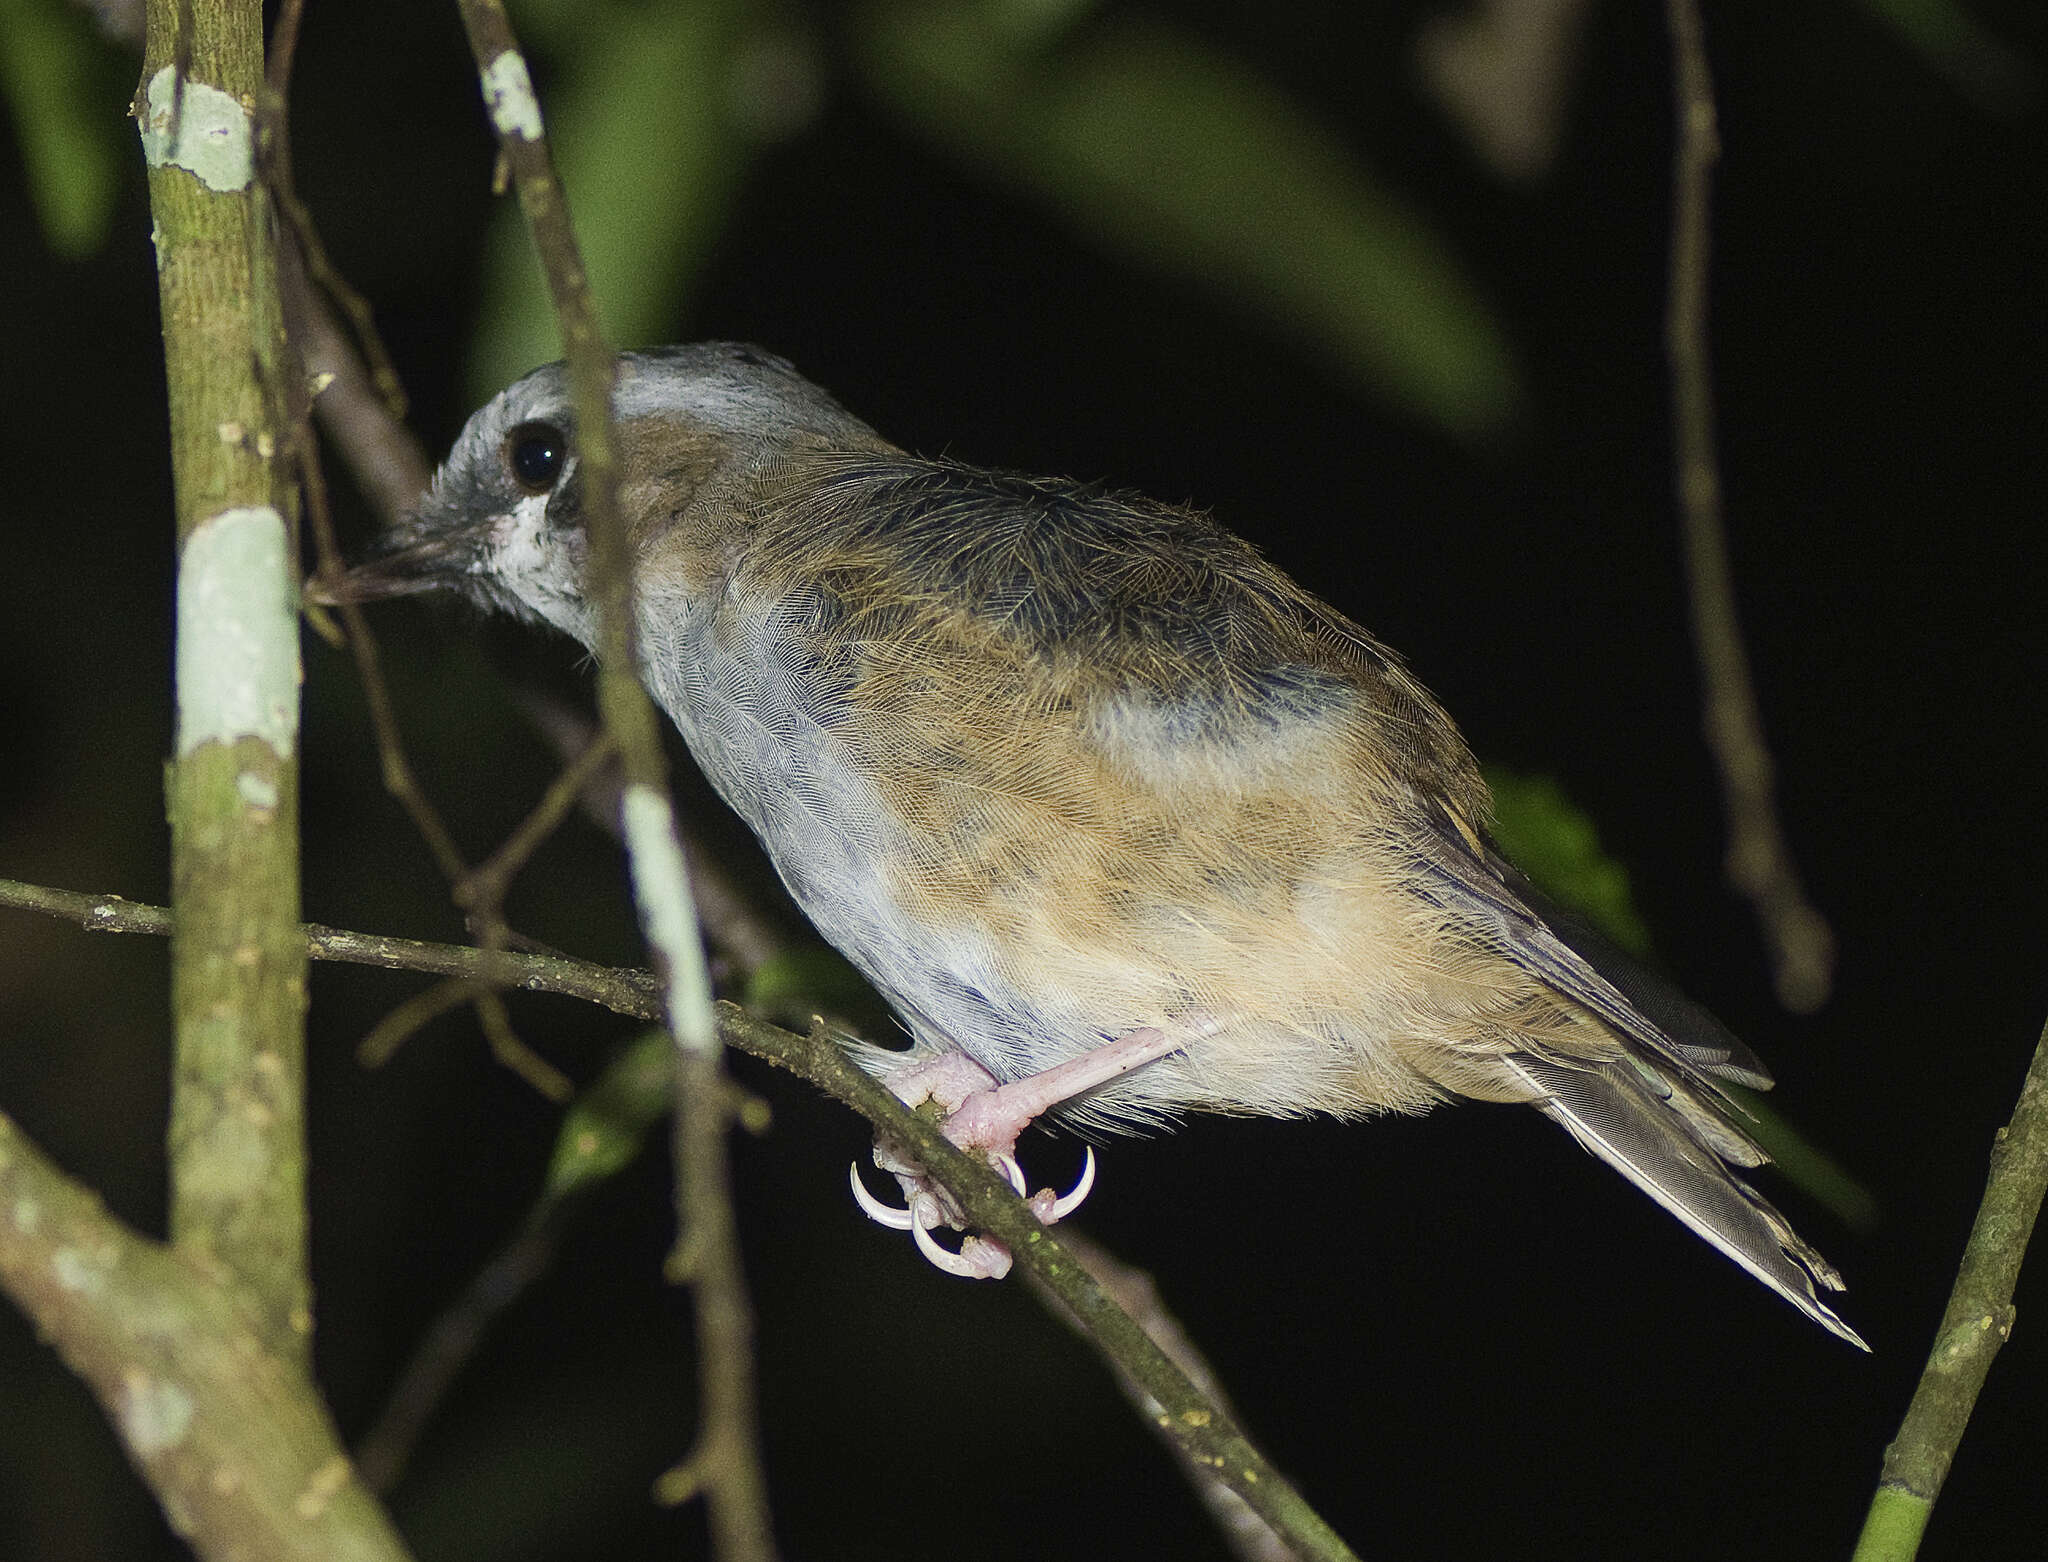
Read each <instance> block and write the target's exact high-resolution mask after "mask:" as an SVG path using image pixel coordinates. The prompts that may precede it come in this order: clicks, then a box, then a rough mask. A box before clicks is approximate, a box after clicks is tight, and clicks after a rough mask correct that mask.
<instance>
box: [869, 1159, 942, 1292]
mask: <svg viewBox="0 0 2048 1562" xmlns="http://www.w3.org/2000/svg"><path fill="white" fill-rule="evenodd" d="M846 1178H847V1181H849V1182H851V1183H852V1184H853V1202H854V1203H856V1204H858V1205H859V1206H860V1212H861V1213H862V1214H863V1215H865V1216H867V1218H868V1219H869V1220H872V1221H873V1222H874V1223H875V1224H876V1225H878V1226H887V1227H888V1228H889V1229H890V1230H891V1231H911V1230H914V1229H916V1223H915V1221H914V1220H913V1219H912V1217H911V1213H910V1211H909V1210H907V1209H897V1208H896V1207H895V1206H894V1205H892V1204H884V1203H883V1202H882V1201H881V1200H880V1199H878V1198H876V1197H875V1196H874V1195H873V1194H872V1193H870V1192H868V1185H867V1184H866V1183H865V1182H863V1181H861V1176H860V1162H859V1161H854V1162H852V1163H851V1164H849V1165H848V1166H847V1168H846ZM942 1267H943V1266H942Z"/></svg>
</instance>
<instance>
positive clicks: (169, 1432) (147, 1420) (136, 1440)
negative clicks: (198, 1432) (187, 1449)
mask: <svg viewBox="0 0 2048 1562" xmlns="http://www.w3.org/2000/svg"><path fill="white" fill-rule="evenodd" d="M196 1409H197V1407H196V1406H195V1405H194V1404H193V1402H192V1396H191V1395H190V1394H188V1393H187V1392H186V1391H185V1390H184V1389H182V1388H180V1387H179V1386H178V1385H177V1384H175V1383H170V1382H166V1381H165V1380H164V1379H162V1378H157V1377H152V1376H150V1374H148V1373H147V1372H144V1371H142V1370H141V1369H140V1368H136V1367H131V1368H129V1369H128V1370H127V1371H126V1372H124V1373H122V1374H121V1406H120V1412H119V1414H120V1420H121V1435H122V1437H123V1438H124V1439H126V1441H127V1443H128V1446H129V1447H130V1448H132V1449H134V1450H135V1452H136V1454H137V1455H138V1456H139V1457H141V1458H144V1459H147V1458H149V1457H151V1456H152V1455H154V1454H160V1453H162V1452H163V1451H164V1450H165V1449H166V1448H175V1447H176V1446H177V1445H178V1444H179V1443H181V1442H183V1441H184V1440H185V1433H186V1432H187V1431H188V1430H189V1429H190V1428H191V1425H192V1417H193V1414H194V1412H195V1411H196Z"/></svg>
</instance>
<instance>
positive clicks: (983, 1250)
mask: <svg viewBox="0 0 2048 1562" xmlns="http://www.w3.org/2000/svg"><path fill="white" fill-rule="evenodd" d="M1186 1045H1187V1042H1186V1040H1185V1038H1175V1037H1171V1036H1169V1035H1168V1034H1167V1033H1166V1032H1165V1031H1162V1030H1159V1029H1157V1028H1156V1027H1151V1026H1147V1027H1146V1028H1144V1029H1142V1030H1134V1031H1131V1032H1130V1033H1128V1034H1127V1035H1123V1036H1119V1037H1118V1038H1117V1039H1116V1040H1115V1041H1111V1042H1106V1043H1104V1044H1103V1045H1102V1046H1100V1047H1096V1048H1093V1049H1092V1050H1090V1051H1088V1052H1085V1053H1083V1054H1082V1055H1081V1056H1080V1057H1078V1058H1072V1059H1069V1060H1068V1061H1067V1062H1065V1063H1061V1064H1059V1065H1057V1066H1056V1067H1053V1068H1049V1069H1046V1070H1045V1071H1044V1072H1042V1073H1038V1074H1032V1075H1030V1076H1028V1077H1027V1078H1024V1079H1017V1080H1012V1081H1011V1082H1010V1083H1009V1084H1007V1085H998V1084H997V1083H996V1081H995V1076H994V1075H993V1074H991V1073H989V1071H988V1070H987V1069H985V1068H983V1067H982V1066H981V1065H980V1064H979V1063H977V1062H975V1061H974V1059H972V1058H970V1057H969V1056H967V1054H966V1053H964V1052H943V1053H940V1054H939V1055H938V1056H937V1057H934V1058H930V1059H927V1060H926V1061H925V1062H923V1063H919V1064H916V1065H914V1066H913V1067H911V1068H907V1069H904V1070H903V1071H902V1072H901V1073H898V1074H895V1075H891V1076H885V1081H886V1083H887V1084H888V1086H889V1088H890V1089H891V1090H892V1091H894V1092H895V1094H896V1095H897V1096H898V1097H899V1098H900V1099H901V1100H903V1101H904V1102H906V1103H907V1104H909V1105H911V1106H918V1105H921V1104H922V1103H924V1102H926V1101H936V1102H937V1103H938V1104H939V1105H940V1106H941V1107H944V1108H945V1109H946V1118H945V1120H944V1121H943V1122H942V1123H941V1124H940V1125H939V1127H940V1131H941V1132H943V1133H944V1134H945V1136H946V1137H947V1138H948V1139H950V1140H952V1141H953V1143H954V1144H956V1145H958V1146H959V1147H960V1148H961V1149H963V1150H973V1151H979V1152H980V1153H981V1154H982V1155H984V1156H986V1157H987V1158H988V1161H989V1164H990V1165H992V1166H994V1167H996V1168H997V1169H998V1170H1000V1171H1001V1172H1002V1173H1003V1174H1004V1175H1005V1176H1006V1177H1008V1178H1009V1180H1010V1182H1011V1184H1012V1186H1014V1187H1015V1188H1016V1189H1017V1191H1018V1192H1019V1193H1020V1194H1021V1193H1023V1192H1024V1189H1025V1181H1024V1173H1023V1171H1022V1169H1021V1168H1020V1167H1019V1166H1018V1164H1017V1156H1016V1149H1017V1136H1018V1135H1019V1134H1020V1133H1022V1132H1023V1131H1024V1129H1025V1127H1026V1126H1027V1125H1028V1124H1029V1123H1030V1122H1031V1121H1032V1119H1033V1118H1036V1117H1037V1116H1039V1115H1040V1114H1041V1113H1043V1112H1045V1111H1047V1110H1048V1109H1050V1108H1052V1107H1054V1106H1057V1105H1058V1104H1059V1103H1060V1102H1062V1101H1066V1100H1070V1099H1072V1098H1073V1097H1074V1096H1078V1095H1081V1094H1083V1093H1084V1092H1086V1091H1090V1090H1094V1089H1096V1088H1098V1087H1099V1086H1102V1085H1106V1084H1108V1083H1110V1081H1112V1080H1116V1079H1121V1078H1122V1077H1123V1076H1124V1075H1126V1074H1128V1073H1130V1072H1132V1070H1134V1069H1140V1068H1143V1067H1144V1066H1145V1065H1146V1064H1148V1063H1156V1062H1157V1061H1158V1060H1159V1059H1161V1058H1163V1057H1166V1056H1167V1055H1168V1054H1169V1053H1174V1052H1178V1051H1180V1050H1181V1048H1182V1047H1184V1046H1186ZM875 1164H876V1165H877V1166H879V1167H881V1168H882V1170H884V1171H886V1172H889V1173H891V1174H893V1175H894V1176H895V1178H896V1180H897V1181H898V1182H899V1183H901V1184H902V1186H903V1193H904V1197H905V1199H906V1200H907V1201H908V1207H907V1208H906V1209H903V1210H900V1211H896V1210H890V1209H889V1208H888V1207H887V1206H885V1205H882V1204H880V1203H879V1202H878V1201H876V1200H874V1199H873V1198H872V1197H871V1196H869V1195H867V1194H866V1193H865V1190H864V1189H862V1188H861V1186H860V1179H859V1173H858V1168H856V1170H855V1177H854V1194H855V1197H856V1198H857V1199H858V1200H859V1201H860V1206H861V1209H862V1210H863V1211H864V1212H866V1214H867V1215H868V1218H869V1219H871V1220H875V1221H877V1222H879V1223H880V1224H882V1225H887V1226H894V1227H896V1228H898V1229H904V1228H907V1229H909V1230H910V1232H911V1233H912V1235H913V1236H915V1237H916V1238H917V1240H918V1247H919V1249H920V1250H921V1251H922V1252H923V1253H924V1255H925V1256H926V1257H927V1258H929V1259H931V1261H932V1262H933V1263H935V1264H937V1265H938V1266H939V1267H940V1268H942V1269H945V1270H947V1271H948V1272H949V1273H952V1274H957V1275H963V1276H967V1277H970V1278H976V1279H999V1278H1000V1277H1001V1276H1003V1275H1004V1274H1006V1273H1008V1272H1009V1268H1010V1253H1009V1249H1007V1248H1005V1247H1004V1246H1003V1245H1002V1244H1001V1243H999V1242H994V1241H991V1240H989V1239H988V1238H986V1237H979V1236H970V1237H968V1238H967V1240H966V1241H965V1242H963V1243H962V1244H961V1248H960V1251H959V1252H958V1253H957V1254H955V1253H948V1252H947V1251H946V1250H945V1249H944V1248H941V1247H939V1246H938V1244H937V1243H936V1242H934V1241H933V1240H932V1238H931V1236H930V1229H931V1228H932V1227H933V1226H951V1227H953V1228H954V1229H955V1230H964V1229H966V1227H965V1220H966V1217H965V1215H964V1214H963V1213H962V1212H961V1210H960V1208H959V1206H958V1205H957V1204H956V1203H955V1202H954V1200H953V1198H952V1196H951V1195H950V1194H948V1193H947V1192H946V1190H945V1189H943V1188H941V1187H940V1186H939V1185H938V1184H936V1183H934V1182H933V1181H931V1179H930V1178H929V1177H927V1176H926V1174H925V1171H924V1168H923V1167H922V1166H920V1165H918V1164H917V1163H916V1161H914V1160H913V1159H911V1158H910V1157H909V1156H907V1155H904V1154H902V1153H901V1152H900V1151H898V1150H897V1149H896V1148H895V1147H894V1146H892V1145H889V1144H888V1143H886V1142H883V1141H877V1143H876V1145H875ZM1094 1175H1095V1159H1094V1151H1093V1150H1090V1151H1089V1159H1088V1164H1087V1168H1086V1170H1085V1171H1084V1172H1083V1173H1082V1178H1081V1181H1080V1183H1079V1184H1077V1185H1076V1186H1075V1188H1074V1189H1073V1191H1072V1192H1070V1193H1068V1194H1067V1195H1065V1196H1064V1197H1061V1196H1060V1195H1057V1194H1055V1193H1054V1192H1053V1191H1052V1190H1051V1189H1050V1188H1044V1189H1041V1190H1040V1191H1039V1192H1037V1193H1035V1194H1030V1195H1028V1198H1029V1202H1030V1204H1031V1208H1032V1211H1033V1213H1035V1214H1036V1215H1037V1216H1038V1218H1039V1219H1040V1220H1041V1221H1043V1222H1044V1223H1045V1224H1046V1225H1051V1224H1052V1223H1053V1222H1054V1221H1056V1220H1058V1219H1059V1218H1060V1217H1061V1216H1063V1215H1067V1214H1070V1213H1072V1212H1073V1210H1074V1209H1075V1208H1076V1207H1077V1206H1079V1204H1080V1202H1081V1200H1082V1199H1084V1198H1086V1197H1087V1194H1088V1190H1089V1188H1090V1187H1092V1186H1093V1184H1094Z"/></svg>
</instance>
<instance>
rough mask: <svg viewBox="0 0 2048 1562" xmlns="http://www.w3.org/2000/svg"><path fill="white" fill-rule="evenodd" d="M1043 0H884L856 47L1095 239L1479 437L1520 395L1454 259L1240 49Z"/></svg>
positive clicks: (938, 129)
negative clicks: (1231, 303) (1234, 301)
mask: <svg viewBox="0 0 2048 1562" xmlns="http://www.w3.org/2000/svg"><path fill="white" fill-rule="evenodd" d="M1085 9H1086V8H1085V7H1081V6H1078V5H1075V4H1072V3H1068V4H1064V5H1051V6H1041V5H1035V4H1030V3H1026V0H981V3H975V4H966V5H961V4H954V3H951V0H882V3H878V4H872V5H869V6H867V7H865V8H863V9H862V10H861V11H860V12H859V13H858V14H859V18H860V25H859V28H858V33H857V37H856V53H857V56H858V59H859V60H860V62H861V64H862V66H863V67H864V69H865V70H866V72H867V74H868V76H869V78H870V81H871V83H872V85H873V86H874V87H875V88H876V89H877V90H879V91H880V92H881V93H882V95H883V96H884V97H885V99H886V100H887V101H888V102H889V103H890V104H891V106H892V107H894V108H895V110H896V111H897V112H898V113H899V114H900V115H902V116H903V117H904V118H905V119H906V120H907V121H908V122H909V123H910V124H912V125H913V126H915V127H916V128H917V129H919V130H920V131H922V132H923V133H924V134H925V135H926V136H928V137H929V138H931V139H932V140H933V141H934V142H935V143H936V144H937V145H938V146H939V147H940V148H941V149H942V150H944V151H946V152H948V153H949V154H952V155H954V156H958V157H961V158H963V159H964V160H966V161H968V162H969V163H971V164H973V165H975V166H977V167H979V168H980V169H982V170H983V171H984V172H986V173H987V174H988V175H990V176H992V177H994V178H997V179H1000V180H1002V181H1005V182H1007V183H1012V184H1016V185H1020V186H1022V187H1023V188H1025V189H1027V190H1030V191H1032V192H1033V193H1035V194H1037V195H1038V196H1040V197H1041V198H1043V199H1044V200H1046V201H1047V202H1049V203H1050V204H1051V205H1052V206H1054V207H1055V208H1056V209H1057V210H1058V211H1059V212H1060V213H1061V214H1062V215H1064V216H1065V217H1066V218H1067V220H1068V221H1069V222H1071V223H1072V224H1074V226H1075V227H1077V228H1078V229H1079V230H1080V231H1081V232H1083V233H1084V234H1085V235H1087V236H1088V237H1089V238H1091V239H1093V240H1095V241H1096V242H1098V243H1100V244H1102V245H1104V246H1105V247H1107V248H1109V249H1111V250H1114V251H1118V252H1121V253H1122V254H1123V255H1125V256H1126V257H1128V258H1129V259H1132V260H1135V261H1137V262H1139V263H1141V264H1143V265H1146V266H1148V267H1151V268H1153V269H1156V270H1160V271H1164V272H1167V273H1169V274H1173V275H1179V276H1184V277H1188V278H1191V279H1194V280H1197V281H1200V282H1204V283H1207V284H1209V285H1212V286H1217V287H1221V288H1223V289H1225V290H1226V291H1228V292H1229V293H1231V294H1233V295H1234V296H1236V297H1237V298H1238V299H1240V300H1241V301H1243V302H1244V303H1246V304H1249V305H1251V306H1252V307H1254V308H1256V309H1258V310H1260V311H1262V312H1264V313H1265V314H1266V315H1267V316H1268V317H1269V318H1271V319H1272V320H1273V321H1275V322H1276V323H1277V324H1279V325H1280V326H1281V327H1282V328H1283V329H1284V330H1285V331H1286V332H1287V333H1288V334H1290V335H1292V336H1294V337H1296V338H1298V339H1300V340H1302V341H1304V342H1306V343H1308V344H1309V345H1310V346H1311V347H1312V348H1314V349H1317V350H1319V351H1321V352H1324V353H1326V354H1328V355H1330V356H1331V357H1333V358H1334V359H1335V360H1336V362H1337V363H1338V364H1339V365H1340V366H1341V367H1342V368H1344V369H1345V370H1347V371H1349V372H1350V373H1351V374H1352V375H1353V376H1355V377H1356V378H1358V379H1359V380H1361V381H1363V382H1365V383H1366V384H1367V385H1369V386H1371V387H1372V388H1373V389H1375V390H1376V391H1378V392H1379V393H1380V394H1382V395H1384V396H1387V397H1389V398H1390V399H1392V400H1393V401H1395V402H1396V403H1398V404H1399V405H1401V406H1402V407H1404V408H1405V409H1407V410H1408V411H1409V412H1411V413H1413V414H1415V415H1417V416H1420V417H1423V418H1425V419H1427V420H1428V421H1430V422H1433V423H1435V424H1437V425H1439V426H1440V427H1442V428H1444V429H1447V430H1449V431H1450V432H1452V433H1455V434H1459V435H1462V436H1465V437H1468V438H1476V437H1480V436H1483V435H1486V434H1489V433H1492V432H1494V431H1496V430H1498V429H1499V428H1500V427H1501V426H1502V425H1503V424H1504V423H1505V422H1506V421H1507V420H1508V419H1509V417H1510V416H1511V415H1512V414H1513V412H1514V410H1515V407H1516V404H1517V402H1518V400H1519V397H1520V390H1519V387H1518V384H1517V380H1516V373H1515V369H1514V366H1513V363H1512V361H1511V358H1510V355H1509V351H1508V347H1507V344H1506V339H1505V337H1504V334H1503V333H1502V331H1501V329H1500V327H1499V326H1498V325H1497V324H1496V322H1495V320H1494V318H1493V314H1492V311H1491V309H1490V307H1489V306H1488V304H1487V302H1486V301H1485V299H1484V298H1483V297H1482V296H1481V295H1480V293H1479V291H1478V289H1477V287H1476V286H1475V285H1474V284H1473V283H1472V282H1470V281H1469V280H1468V279H1467V278H1466V276H1465V273H1464V271H1463V269H1462V267H1461V266H1460V265H1459V263H1458V261H1457V258H1456V256H1455V255H1454V254H1453V253H1452V251H1451V249H1450V246H1449V245H1448V243H1446V242H1445V241H1444V240H1443V239H1442V238H1441V237H1440V236H1439V235H1438V234H1437V233H1436V231H1435V230H1434V228H1433V227H1432V226H1431V225H1430V224H1429V222H1428V221H1427V220H1426V219H1424V218H1423V217H1421V216H1420V215H1419V214H1417V213H1415V212H1413V211H1411V210H1409V209H1408V208H1407V207H1405V206H1404V205H1403V204H1402V203H1401V202H1400V201H1398V200H1397V199H1395V197H1394V196H1393V195H1392V194H1391V193H1390V192H1389V191H1387V190H1386V189H1384V188H1382V187H1381V186H1380V185H1379V184H1378V183H1376V182H1375V181H1374V180H1373V179H1372V178H1371V176H1370V175H1369V174H1368V173H1367V172H1366V171H1365V169H1364V168H1363V167H1362V166H1361V165H1360V164H1359V162H1358V160H1357V158H1356V157H1354V156H1353V155H1352V154H1351V153H1350V152H1349V151H1348V150H1347V149H1345V148H1344V147H1343V146H1341V145H1340V144H1339V143H1337V142H1336V141H1335V140H1334V139H1333V138H1332V137H1330V136H1329V135H1327V134H1326V133H1325V132H1324V131H1323V130H1321V129H1320V128H1319V127H1318V126H1316V125H1315V124H1313V123H1312V122H1311V121H1310V120H1309V118H1308V117H1307V115H1305V114H1304V113H1303V112H1302V111H1301V110H1300V109H1299V108H1298V107H1297V106H1296V105H1295V104H1294V103H1293V102H1291V101H1290V100H1289V99H1288V98H1287V97H1286V96H1285V95H1284V94H1283V93H1282V92H1281V91H1279V90H1278V89H1277V88H1276V87H1274V86H1272V85H1271V84H1270V83H1268V82H1266V81H1264V80H1262V79H1261V78H1260V77H1259V76H1258V75H1256V74H1255V73H1254V72H1253V71H1251V70H1250V69H1249V68H1247V67H1246V66H1245V65H1243V64H1242V63H1240V62H1239V61H1236V60H1233V59H1231V58H1229V57H1227V56H1225V55H1222V54H1219V53H1217V52H1215V51H1213V50H1211V49H1209V48H1207V47H1205V46H1204V45H1202V44H1200V43H1197V42H1195V41H1194V40H1192V39H1190V38H1187V37H1184V36H1182V35H1180V34H1178V33H1176V32H1173V31H1170V30H1168V29H1167V28H1165V27H1163V26H1160V25H1158V24H1155V23H1152V22H1149V21H1144V20H1140V19H1138V18H1135V17H1133V18H1122V17H1119V18H1116V19H1114V20H1107V21H1102V22H1090V23H1089V24H1088V25H1085V26H1082V27H1080V28H1078V29H1073V30H1069V29H1068V28H1067V25H1066V24H1068V23H1069V22H1070V21H1072V20H1073V19H1074V18H1075V17H1076V16H1077V15H1079V14H1080V13H1082V12H1083V11H1084V10H1085Z"/></svg>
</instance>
